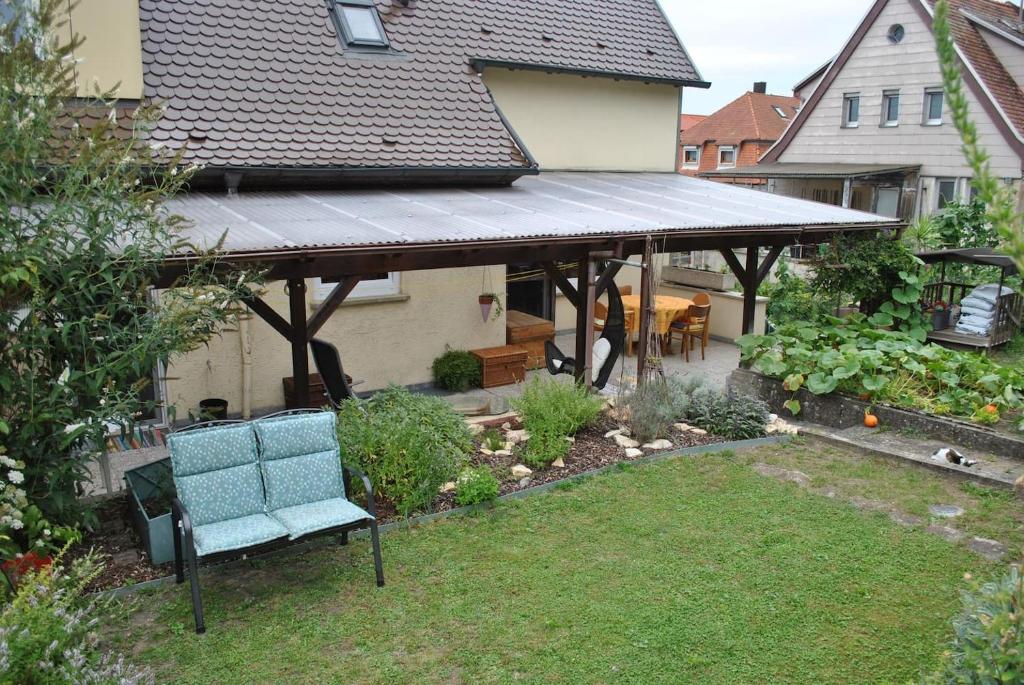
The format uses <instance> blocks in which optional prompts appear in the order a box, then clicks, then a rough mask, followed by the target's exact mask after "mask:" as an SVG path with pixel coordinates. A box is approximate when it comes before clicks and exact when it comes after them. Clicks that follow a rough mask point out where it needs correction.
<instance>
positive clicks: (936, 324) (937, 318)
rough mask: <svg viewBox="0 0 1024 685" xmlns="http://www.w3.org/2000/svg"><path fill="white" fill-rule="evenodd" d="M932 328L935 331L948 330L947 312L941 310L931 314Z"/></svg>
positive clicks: (946, 310)
mask: <svg viewBox="0 0 1024 685" xmlns="http://www.w3.org/2000/svg"><path fill="white" fill-rule="evenodd" d="M932 328H933V329H935V330H937V331H944V330H946V329H947V328H949V310H948V309H943V310H942V311H941V312H940V311H933V312H932Z"/></svg>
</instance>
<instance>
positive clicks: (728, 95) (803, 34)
mask: <svg viewBox="0 0 1024 685" xmlns="http://www.w3.org/2000/svg"><path fill="white" fill-rule="evenodd" d="M871 2H872V0H785V1H780V0H661V4H662V7H664V8H665V12H666V13H667V14H668V16H669V19H670V20H671V21H672V23H673V24H674V25H675V28H676V31H678V32H679V35H680V37H681V38H682V39H683V45H685V46H686V50H687V52H689V53H690V56H691V57H692V58H693V60H694V62H696V64H697V68H698V69H699V70H700V73H701V76H703V77H704V80H705V81H711V88H710V89H709V90H700V89H698V88H686V89H685V90H684V91H683V111H684V112H686V113H687V114H711V113H712V112H714V111H715V110H717V109H719V108H721V107H722V106H724V105H726V104H728V103H729V102H731V101H732V100H735V99H736V98H737V97H739V96H740V95H742V94H743V93H744V92H746V91H748V90H750V89H751V86H753V83H754V81H767V82H768V92H769V93H774V94H777V95H792V94H793V92H792V90H793V86H794V85H795V84H796V83H798V82H799V81H800V80H802V79H803V78H804V77H805V76H806V75H808V74H810V73H811V72H812V71H814V70H815V69H817V68H818V67H819V66H821V65H822V64H823V63H824V62H825V61H826V60H828V59H829V58H830V57H832V56H833V55H835V54H836V53H837V52H839V50H840V49H841V48H842V46H843V43H845V42H846V39H847V38H849V37H850V35H851V34H852V33H853V30H854V29H855V28H856V27H857V24H858V23H859V22H860V20H861V19H862V18H863V17H864V15H865V14H867V11H868V8H869V7H870V6H871Z"/></svg>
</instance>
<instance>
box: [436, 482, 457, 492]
mask: <svg viewBox="0 0 1024 685" xmlns="http://www.w3.org/2000/svg"><path fill="white" fill-rule="evenodd" d="M454 489H455V481H453V480H450V481H448V482H447V483H445V484H444V485H442V486H441V487H440V488H439V489H438V492H441V493H445V492H451V491H452V490H454Z"/></svg>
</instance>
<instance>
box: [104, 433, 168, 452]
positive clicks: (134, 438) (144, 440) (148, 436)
mask: <svg viewBox="0 0 1024 685" xmlns="http://www.w3.org/2000/svg"><path fill="white" fill-rule="evenodd" d="M165 443H166V439H165V437H164V430H163V429H162V428H159V427H158V426H136V427H135V430H134V432H131V433H128V435H127V436H126V435H125V434H124V433H123V432H119V433H113V434H111V435H108V436H107V443H106V448H107V452H108V453H113V452H127V451H128V450H138V449H144V448H147V447H163V446H164V444H165Z"/></svg>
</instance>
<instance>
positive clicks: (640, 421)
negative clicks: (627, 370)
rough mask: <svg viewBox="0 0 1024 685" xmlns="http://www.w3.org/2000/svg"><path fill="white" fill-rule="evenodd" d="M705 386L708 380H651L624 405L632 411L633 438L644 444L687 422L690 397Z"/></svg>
mask: <svg viewBox="0 0 1024 685" xmlns="http://www.w3.org/2000/svg"><path fill="white" fill-rule="evenodd" d="M703 384H704V380H703V379H702V378H698V377H689V378H685V379H681V378H678V377H675V376H670V377H668V378H664V379H662V378H660V377H655V378H652V379H650V380H648V381H647V382H646V383H644V384H643V385H641V386H640V387H639V388H637V389H636V390H635V391H634V392H633V393H632V394H630V395H629V396H628V397H627V398H626V399H625V400H624V401H623V406H624V407H626V408H627V410H628V415H629V429H630V434H631V435H632V436H633V437H634V438H635V439H637V440H639V441H640V442H651V441H652V440H656V439H657V438H660V437H664V436H665V435H666V434H667V433H668V432H669V428H671V426H672V424H674V423H676V422H678V421H680V420H682V419H683V418H686V416H687V411H688V410H689V408H690V397H691V395H692V394H693V392H694V391H695V390H696V389H697V388H700V387H701V386H703Z"/></svg>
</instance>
